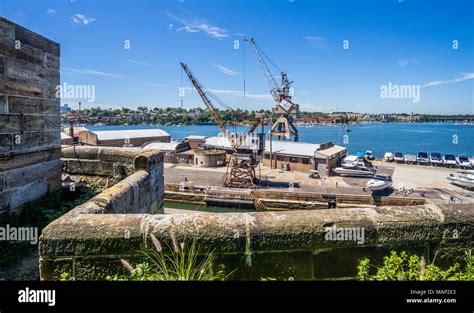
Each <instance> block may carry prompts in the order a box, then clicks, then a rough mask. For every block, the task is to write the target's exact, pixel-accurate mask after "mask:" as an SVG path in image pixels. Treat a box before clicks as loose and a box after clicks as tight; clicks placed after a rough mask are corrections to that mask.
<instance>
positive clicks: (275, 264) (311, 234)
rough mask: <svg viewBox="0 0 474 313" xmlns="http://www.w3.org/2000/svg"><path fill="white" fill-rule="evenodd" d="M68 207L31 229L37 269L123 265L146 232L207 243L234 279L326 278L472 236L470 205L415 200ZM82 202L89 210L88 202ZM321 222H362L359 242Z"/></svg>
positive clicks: (112, 269)
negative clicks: (344, 205)
mask: <svg viewBox="0 0 474 313" xmlns="http://www.w3.org/2000/svg"><path fill="white" fill-rule="evenodd" d="M77 211H78V208H76V209H75V212H74V211H73V212H70V213H69V214H67V215H65V216H63V217H61V218H60V219H58V220H56V221H54V222H53V223H51V224H50V225H49V226H48V227H47V228H46V229H45V230H44V231H43V234H42V236H41V238H40V244H39V253H40V276H41V279H42V280H55V279H58V278H59V276H60V275H61V273H62V272H68V273H70V274H71V275H72V276H73V277H74V278H75V279H77V280H95V279H103V278H104V277H105V276H106V275H108V274H116V273H117V272H123V271H124V269H123V267H122V265H121V263H120V259H121V258H123V259H127V260H128V261H130V262H131V263H132V264H134V263H135V262H137V261H138V260H139V256H140V251H144V250H145V249H146V248H147V247H148V248H149V247H151V246H152V245H151V241H150V233H153V234H154V235H155V236H156V237H157V238H158V239H159V240H160V241H161V242H162V243H163V247H164V249H165V251H168V250H167V249H168V248H166V247H167V246H168V245H169V247H171V246H172V245H171V241H170V239H171V235H170V234H171V233H174V234H175V236H176V238H177V240H178V241H179V242H181V241H182V240H184V238H187V239H188V240H189V239H190V238H195V239H196V240H198V244H199V246H200V248H201V249H202V250H201V251H209V250H213V251H214V253H215V255H216V260H215V263H216V264H224V265H225V266H226V269H227V271H228V272H230V271H233V270H235V272H234V273H233V274H232V278H234V279H257V280H259V279H260V278H261V277H275V278H277V279H291V278H293V279H326V278H342V277H354V275H355V274H356V266H357V263H358V260H359V259H361V258H363V257H371V258H373V259H374V258H375V260H378V261H381V257H382V256H384V255H386V254H388V253H389V251H390V250H392V249H394V250H401V249H405V250H408V251H409V252H415V253H417V254H419V255H424V256H425V257H427V259H428V260H429V261H430V260H432V258H433V254H434V253H435V252H436V251H437V256H436V260H437V262H438V264H439V262H443V260H448V259H453V258H454V259H456V258H458V257H462V256H463V253H464V251H465V249H467V248H472V247H473V243H474V227H473V225H474V208H473V207H472V206H470V205H462V204H461V205H459V204H458V205H440V206H436V205H422V206H413V207H409V208H407V207H377V208H357V209H343V210H342V209H341V210H339V209H336V210H314V211H285V212H254V213H226V214H216V213H196V214H171V215H168V214H167V215H163V214H158V215H149V214H132V215H126V214H105V215H104V214H80V213H78V212H77ZM93 211H94V210H90V211H89V212H88V213H91V212H93ZM328 227H338V228H363V229H364V233H365V234H364V242H363V243H357V242H355V241H350V240H345V241H344V240H342V241H336V240H328V239H327V237H326V233H327V232H326V231H327V228H328Z"/></svg>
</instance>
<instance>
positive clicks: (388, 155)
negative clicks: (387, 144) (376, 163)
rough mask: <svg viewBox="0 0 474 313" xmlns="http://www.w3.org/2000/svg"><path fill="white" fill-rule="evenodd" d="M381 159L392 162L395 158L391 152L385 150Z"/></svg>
mask: <svg viewBox="0 0 474 313" xmlns="http://www.w3.org/2000/svg"><path fill="white" fill-rule="evenodd" d="M383 159H384V160H385V161H386V162H392V161H394V160H395V157H394V155H393V153H392V152H385V154H384V156H383Z"/></svg>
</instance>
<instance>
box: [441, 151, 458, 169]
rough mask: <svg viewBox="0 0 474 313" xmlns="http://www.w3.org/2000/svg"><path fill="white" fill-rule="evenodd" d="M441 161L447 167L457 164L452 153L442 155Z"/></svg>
mask: <svg viewBox="0 0 474 313" xmlns="http://www.w3.org/2000/svg"><path fill="white" fill-rule="evenodd" d="M443 163H444V165H445V166H447V167H455V166H456V165H457V164H458V162H457V161H456V158H455V157H454V155H452V154H445V155H444V157H443Z"/></svg>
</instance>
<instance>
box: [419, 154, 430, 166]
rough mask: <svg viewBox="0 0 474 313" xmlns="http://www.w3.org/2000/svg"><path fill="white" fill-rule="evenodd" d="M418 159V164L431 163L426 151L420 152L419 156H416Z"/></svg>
mask: <svg viewBox="0 0 474 313" xmlns="http://www.w3.org/2000/svg"><path fill="white" fill-rule="evenodd" d="M416 161H417V162H418V164H425V165H426V164H430V158H429V156H428V153H426V152H418V156H417V157H416Z"/></svg>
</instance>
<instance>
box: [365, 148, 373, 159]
mask: <svg viewBox="0 0 474 313" xmlns="http://www.w3.org/2000/svg"><path fill="white" fill-rule="evenodd" d="M365 157H366V158H367V160H375V157H374V154H373V153H372V150H367V151H365Z"/></svg>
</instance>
